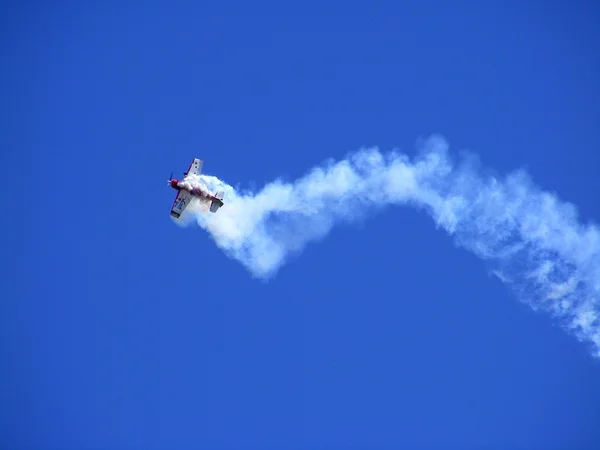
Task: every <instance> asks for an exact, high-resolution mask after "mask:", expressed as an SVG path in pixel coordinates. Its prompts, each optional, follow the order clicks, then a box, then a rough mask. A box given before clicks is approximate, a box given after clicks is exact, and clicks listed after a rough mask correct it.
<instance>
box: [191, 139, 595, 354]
mask: <svg viewBox="0 0 600 450" xmlns="http://www.w3.org/2000/svg"><path fill="white" fill-rule="evenodd" d="M200 179H201V180H202V181H203V182H204V183H205V184H206V185H207V186H208V187H209V188H210V189H212V190H217V189H218V190H222V191H225V199H224V201H225V205H224V206H223V207H222V208H221V210H219V212H218V213H217V214H194V215H193V217H194V218H195V219H196V220H197V223H198V225H199V226H201V227H202V228H204V229H205V230H207V231H208V232H209V233H210V235H211V236H212V238H213V239H214V241H215V242H216V244H217V245H218V246H219V247H220V248H221V249H222V250H223V251H224V252H225V253H226V254H227V255H229V257H231V258H234V259H236V260H238V261H239V262H241V263H242V264H243V265H244V266H245V267H246V268H247V269H248V270H249V271H250V272H251V273H252V274H253V275H254V276H255V277H257V278H260V279H263V280H268V279H269V278H270V277H272V276H274V275H275V274H276V272H277V271H278V269H279V268H280V267H281V266H282V265H283V264H284V263H285V262H286V261H287V260H288V259H289V258H290V256H292V255H295V254H298V253H300V252H301V251H302V249H303V248H304V247H305V246H306V245H307V244H308V243H309V242H311V241H316V240H319V239H322V238H323V237H325V236H326V235H327V233H328V232H329V231H330V230H331V228H332V227H333V226H334V225H336V224H338V223H340V222H348V223H351V222H353V221H357V220H361V219H364V218H367V217H370V216H372V215H373V213H374V212H376V211H377V210H378V209H381V208H384V207H386V206H389V205H409V206H413V207H416V208H420V209H422V210H424V211H426V212H427V213H428V214H429V215H430V216H431V217H432V219H433V220H434V221H435V223H436V225H437V226H438V227H440V228H443V229H444V230H445V231H446V232H447V233H448V234H450V235H451V236H453V237H454V239H455V240H456V242H457V243H458V244H459V245H460V246H462V247H464V248H465V249H467V250H469V251H471V252H473V253H474V254H476V255H478V256H479V257H480V258H482V259H483V260H485V261H487V262H489V263H491V264H492V265H493V267H494V273H495V274H496V276H497V277H498V278H499V279H500V280H502V281H503V282H504V283H506V284H507V285H508V286H509V287H510V288H512V289H513V290H514V292H515V293H516V294H517V296H518V297H519V299H521V300H522V301H524V302H526V303H528V304H529V305H530V306H531V307H532V308H533V309H535V310H543V311H546V312H547V313H550V314H551V315H552V316H553V317H555V318H556V319H558V320H559V322H560V323H561V325H562V326H563V327H565V328H566V329H567V330H568V331H569V332H570V333H572V334H573V335H575V336H576V337H577V338H579V339H580V340H581V341H583V342H586V343H588V344H590V345H591V347H592V352H593V353H594V354H595V355H596V356H597V357H600V229H599V228H598V226H597V225H595V224H582V223H580V222H579V219H578V217H577V213H576V210H575V207H574V206H573V205H571V204H569V203H565V202H562V201H560V200H559V199H558V198H557V196H555V195H553V194H551V193H548V192H545V191H543V190H541V189H540V188H539V187H537V186H536V185H535V184H534V183H533V182H532V181H531V180H530V178H529V177H528V175H527V174H526V173H525V172H524V171H522V170H518V171H516V172H514V173H511V174H509V175H507V176H506V177H504V178H503V179H499V178H496V177H493V176H490V175H487V174H486V173H485V172H484V170H483V169H482V167H481V166H480V165H479V164H478V163H477V159H476V158H475V157H473V156H466V157H464V158H462V159H461V160H460V161H453V160H452V159H451V157H450V155H449V152H448V144H447V143H446V141H445V140H444V139H443V138H442V137H439V136H433V137H431V138H429V139H427V140H425V141H423V142H422V143H421V145H420V148H419V152H418V153H417V155H416V157H415V158H414V159H413V160H412V161H411V159H410V158H409V157H408V156H406V155H404V154H401V153H398V152H390V153H387V154H384V153H381V152H380V151H379V150H378V149H377V148H364V149H361V150H360V151H358V152H356V153H353V154H350V155H349V156H348V157H347V158H346V159H344V160H342V161H338V162H334V161H328V162H326V163H325V164H323V165H322V166H320V167H316V168H313V169H312V170H311V171H310V172H309V173H308V174H307V175H305V176H304V177H303V178H300V179H298V180H296V181H295V182H292V183H286V182H283V181H280V180H276V181H273V182H272V183H269V184H267V185H266V186H264V187H263V188H262V189H261V190H260V191H258V192H250V191H241V190H236V189H234V188H233V187H232V186H230V185H228V184H226V183H224V182H222V181H221V180H219V179H218V178H216V177H212V176H206V175H201V176H200ZM191 212H192V213H194V211H193V208H192V211H191Z"/></svg>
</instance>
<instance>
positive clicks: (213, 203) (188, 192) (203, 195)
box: [167, 158, 223, 219]
mask: <svg viewBox="0 0 600 450" xmlns="http://www.w3.org/2000/svg"><path fill="white" fill-rule="evenodd" d="M201 171H202V160H201V159H198V158H194V160H193V161H192V163H191V164H190V167H189V168H188V170H187V172H184V173H183V180H182V181H180V180H176V179H174V178H173V174H172V173H171V177H170V178H169V180H168V181H167V184H168V185H169V186H171V187H172V188H173V189H176V190H177V195H176V196H175V201H173V205H171V216H173V217H175V218H176V219H179V217H180V216H181V215H182V214H183V211H184V210H185V208H186V207H187V206H188V205H189V204H190V202H191V201H192V198H194V197H196V198H197V199H199V200H200V201H202V202H210V208H209V210H210V212H212V213H216V212H217V210H218V209H219V208H220V207H221V206H223V192H217V193H216V194H214V195H213V194H212V193H211V192H210V191H209V190H208V189H206V188H202V187H200V186H198V185H197V183H188V182H186V181H187V180H186V178H187V177H188V176H189V175H192V176H197V175H199V174H200V172H201Z"/></svg>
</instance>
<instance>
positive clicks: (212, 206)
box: [210, 200, 223, 212]
mask: <svg viewBox="0 0 600 450" xmlns="http://www.w3.org/2000/svg"><path fill="white" fill-rule="evenodd" d="M221 206H223V203H222V202H218V201H216V200H213V201H212V202H211V204H210V212H217V210H218V209H219V208H220V207H221Z"/></svg>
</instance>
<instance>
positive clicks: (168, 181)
mask: <svg viewBox="0 0 600 450" xmlns="http://www.w3.org/2000/svg"><path fill="white" fill-rule="evenodd" d="M172 179H173V172H171V175H170V176H169V179H168V180H167V184H171V180H172Z"/></svg>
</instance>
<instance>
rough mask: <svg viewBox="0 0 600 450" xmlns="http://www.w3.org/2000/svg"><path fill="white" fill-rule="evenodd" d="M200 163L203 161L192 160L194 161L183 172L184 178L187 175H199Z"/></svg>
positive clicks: (200, 170)
mask: <svg viewBox="0 0 600 450" xmlns="http://www.w3.org/2000/svg"><path fill="white" fill-rule="evenodd" d="M202 162H203V161H202V160H201V159H198V158H194V160H193V161H192V163H191V164H190V167H188V170H187V172H185V173H184V174H183V175H184V176H186V177H187V176H188V175H189V174H192V175H200V172H202Z"/></svg>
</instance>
